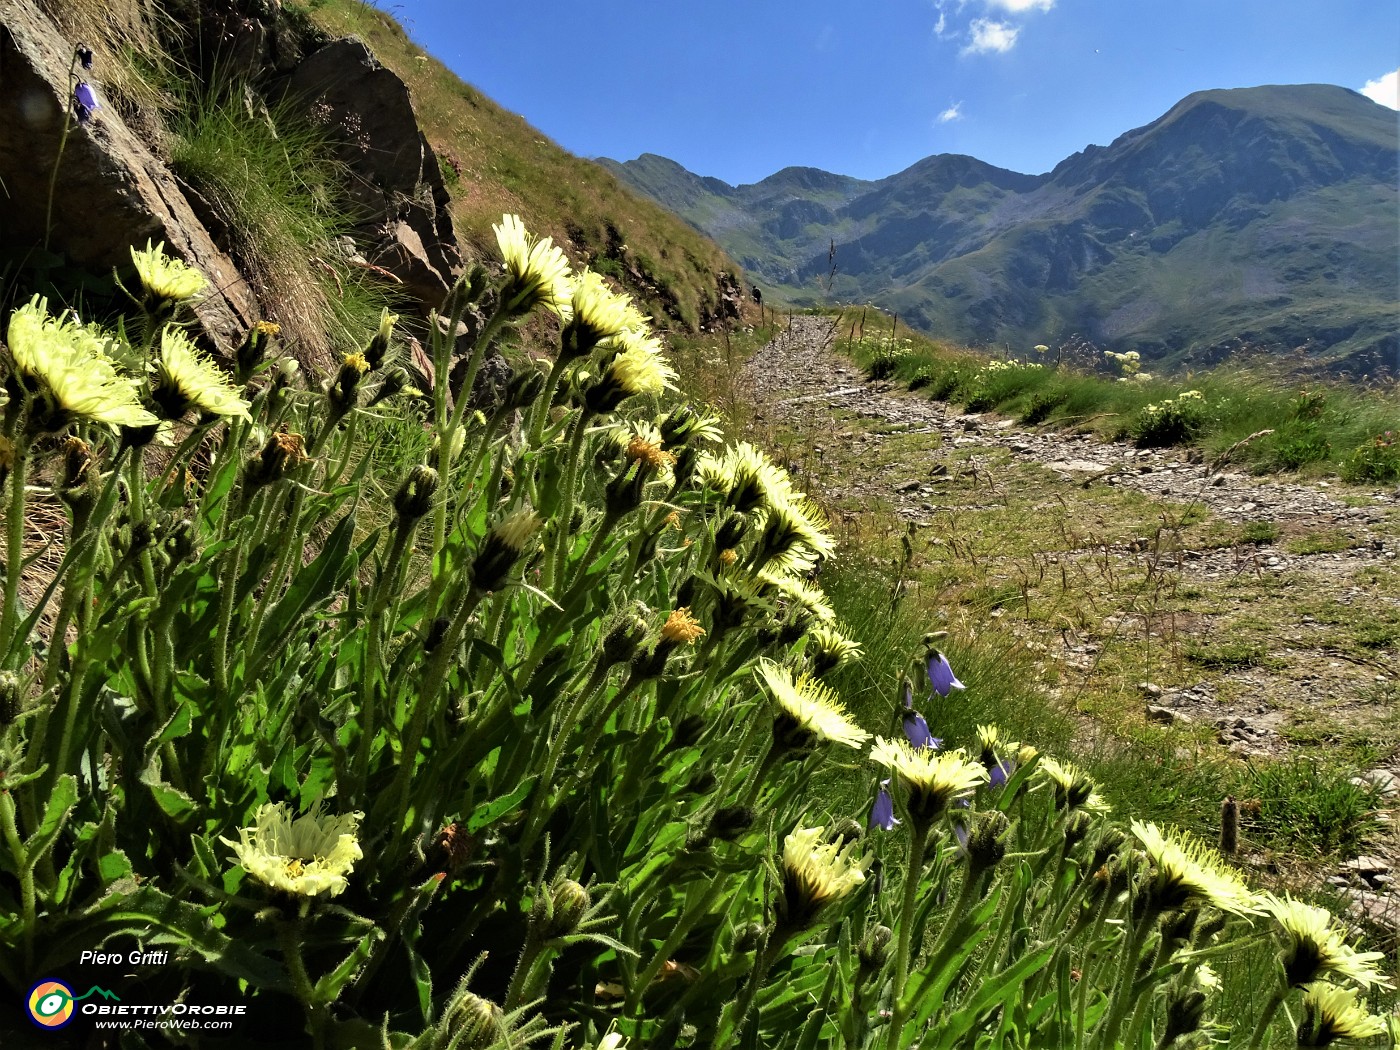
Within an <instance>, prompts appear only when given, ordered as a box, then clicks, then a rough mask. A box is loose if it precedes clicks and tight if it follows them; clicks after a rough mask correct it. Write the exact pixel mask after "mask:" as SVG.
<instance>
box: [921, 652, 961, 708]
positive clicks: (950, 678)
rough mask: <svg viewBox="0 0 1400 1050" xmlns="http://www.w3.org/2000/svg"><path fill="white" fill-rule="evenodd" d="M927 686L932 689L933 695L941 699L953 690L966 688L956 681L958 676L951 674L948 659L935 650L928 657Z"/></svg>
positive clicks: (951, 669) (951, 670)
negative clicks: (935, 694)
mask: <svg viewBox="0 0 1400 1050" xmlns="http://www.w3.org/2000/svg"><path fill="white" fill-rule="evenodd" d="M928 684H929V685H931V686H932V687H933V691H934V692H935V693H937V694H938V695H939V696H943V697H946V696H947V695H948V694H949V693H950V692H951V691H952V690H954V689H966V688H967V686H965V685H963V684H962V683H961V682H959V681H958V676H957V675H955V674H954V673H953V668H952V667H951V666H949V664H948V658H947V657H946V656H944V655H943V654H942V653H941V652H939V651H938V650H937V649H934V650H933V651H932V652H930V653H929V656H928Z"/></svg>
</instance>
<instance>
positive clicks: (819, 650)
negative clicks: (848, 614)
mask: <svg viewBox="0 0 1400 1050" xmlns="http://www.w3.org/2000/svg"><path fill="white" fill-rule="evenodd" d="M807 638H808V642H807V645H808V651H809V652H810V653H811V655H812V673H813V674H814V675H817V676H821V675H824V674H828V673H830V672H831V671H834V670H836V669H837V668H838V667H845V666H846V665H847V664H849V663H853V662H855V661H856V660H859V659H860V657H861V648H860V643H859V642H854V641H852V640H851V639H849V638H847V637H846V636H845V635H844V634H842V633H841V632H840V631H835V630H832V629H831V628H830V627H825V626H821V625H818V626H816V627H813V628H812V629H811V630H810V631H808V632H807Z"/></svg>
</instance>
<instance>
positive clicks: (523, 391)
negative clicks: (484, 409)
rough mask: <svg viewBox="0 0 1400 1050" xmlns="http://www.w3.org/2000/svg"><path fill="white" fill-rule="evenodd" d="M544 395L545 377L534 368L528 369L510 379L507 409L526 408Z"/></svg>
mask: <svg viewBox="0 0 1400 1050" xmlns="http://www.w3.org/2000/svg"><path fill="white" fill-rule="evenodd" d="M542 393H544V376H542V375H540V373H539V371H538V370H537V369H534V368H527V369H525V370H524V371H523V372H517V373H516V374H515V375H513V376H511V377H510V382H509V383H507V384H506V393H505V398H504V404H505V407H506V408H508V409H511V408H524V407H525V406H526V405H528V404H530V403H531V402H533V401H534V400H535V398H537V397H539V396H540V394H542Z"/></svg>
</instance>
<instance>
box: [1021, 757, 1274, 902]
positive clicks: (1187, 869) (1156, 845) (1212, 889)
mask: <svg viewBox="0 0 1400 1050" xmlns="http://www.w3.org/2000/svg"><path fill="white" fill-rule="evenodd" d="M1046 762H1047V760H1046V759H1041V760H1040V768H1042V769H1044V768H1045V767H1046ZM1131 828H1132V832H1133V834H1134V835H1136V836H1137V839H1138V841H1139V842H1140V843H1142V848H1143V850H1144V851H1146V853H1147V859H1148V861H1149V863H1150V864H1151V865H1152V869H1153V876H1152V881H1151V883H1150V885H1149V886H1148V892H1149V893H1151V895H1152V897H1151V900H1152V904H1153V907H1155V908H1156V909H1157V910H1158V911H1163V912H1164V911H1171V910H1174V909H1176V908H1180V907H1183V906H1184V905H1186V904H1189V903H1192V902H1197V903H1202V904H1209V905H1211V906H1212V907H1214V908H1217V909H1219V910H1220V911H1223V912H1228V913H1230V914H1232V915H1248V914H1253V913H1254V912H1256V911H1258V908H1259V904H1258V901H1257V900H1256V899H1255V896H1254V894H1253V893H1251V892H1250V889H1249V887H1248V886H1246V885H1245V884H1244V880H1243V879H1241V878H1240V876H1239V874H1238V873H1236V872H1235V871H1234V870H1233V869H1232V868H1230V867H1228V866H1227V865H1226V864H1224V863H1223V862H1222V861H1220V860H1219V859H1217V858H1216V857H1214V856H1212V855H1211V853H1210V852H1208V851H1207V849H1206V847H1204V846H1202V845H1201V844H1200V843H1199V842H1196V841H1195V840H1193V839H1190V838H1188V837H1186V836H1185V835H1180V834H1166V833H1163V832H1162V831H1161V830H1160V829H1158V827H1157V825H1156V824H1145V823H1143V822H1142V821H1140V820H1134V821H1133V822H1132V824H1131Z"/></svg>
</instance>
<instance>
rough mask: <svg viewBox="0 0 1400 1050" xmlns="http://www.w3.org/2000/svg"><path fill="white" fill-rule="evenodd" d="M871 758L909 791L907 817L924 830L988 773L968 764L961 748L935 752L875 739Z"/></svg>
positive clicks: (968, 793)
mask: <svg viewBox="0 0 1400 1050" xmlns="http://www.w3.org/2000/svg"><path fill="white" fill-rule="evenodd" d="M870 758H871V761H873V762H874V763H875V764H876V765H881V766H884V767H885V768H886V769H890V770H893V771H894V772H895V774H896V775H897V776H898V777H899V779H900V781H901V782H902V783H903V784H904V785H905V786H906V787H907V788H908V789H909V816H910V817H911V818H912V819H913V820H914V821H915V822H916V823H918V824H922V825H924V826H925V827H927V826H928V825H930V824H932V823H933V821H935V820H937V819H938V818H939V817H941V816H942V815H943V814H944V813H945V812H946V811H947V809H948V807H949V806H951V805H952V804H953V803H955V802H957V801H959V800H960V799H965V798H967V797H968V796H969V795H971V794H972V793H973V792H974V791H975V790H976V789H977V786H978V785H979V784H984V783H986V781H987V771H986V770H985V769H983V768H982V766H981V765H979V764H978V763H976V762H971V761H969V760H968V758H967V756H966V755H965V754H964V753H963V751H962V749H961V748H959V749H958V750H957V751H936V750H934V749H933V748H929V747H920V748H916V747H914V746H913V745H911V744H909V743H907V742H905V741H903V740H886V739H885V738H884V737H878V738H876V740H875V746H874V747H873V748H871V750H870Z"/></svg>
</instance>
